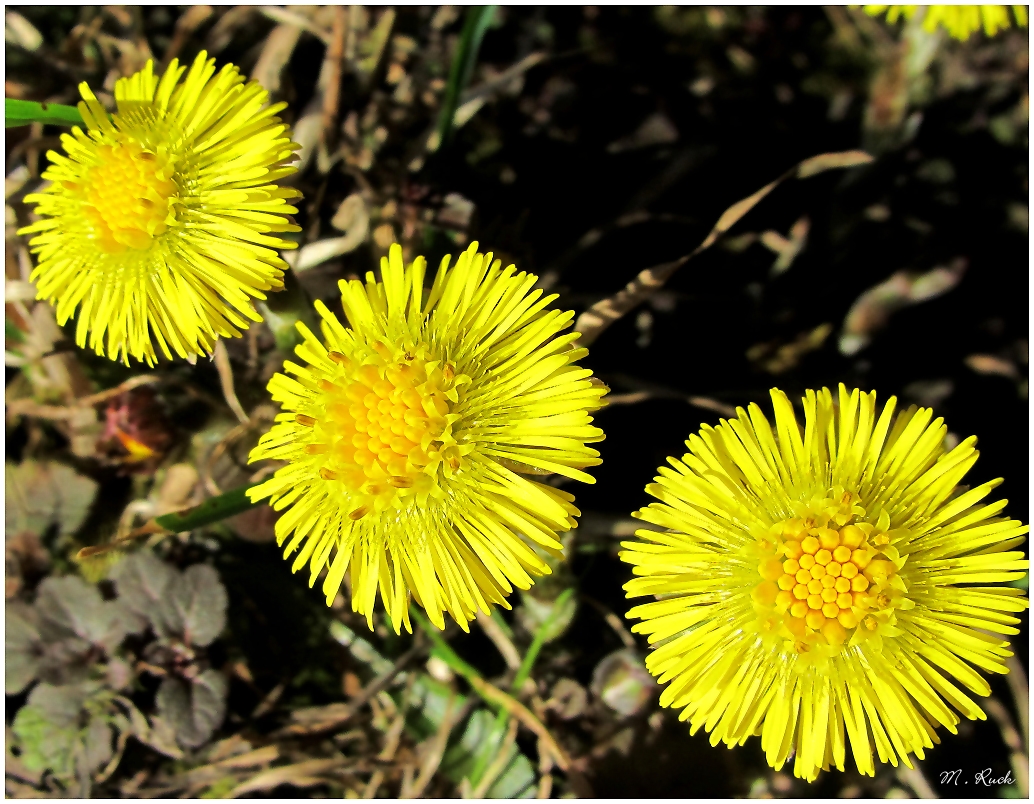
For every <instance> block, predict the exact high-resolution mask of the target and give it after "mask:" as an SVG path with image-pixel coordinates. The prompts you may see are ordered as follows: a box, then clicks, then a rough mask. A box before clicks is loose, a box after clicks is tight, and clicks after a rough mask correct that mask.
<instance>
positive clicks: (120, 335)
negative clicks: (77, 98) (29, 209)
mask: <svg viewBox="0 0 1034 804" xmlns="http://www.w3.org/2000/svg"><path fill="white" fill-rule="evenodd" d="M184 73H186V77H185V78H184V80H183V81H182V82H181V81H180V79H181V78H183V74H184ZM79 91H80V92H81V93H82V96H83V99H84V100H83V102H81V103H80V104H79V111H80V112H81V114H82V116H83V120H84V121H85V123H86V128H87V130H86V131H85V132H84V131H82V129H80V128H79V127H75V128H73V129H72V134H71V135H68V134H65V135H62V137H61V143H62V145H63V146H64V151H65V154H66V155H61V154H58V153H55V152H54V151H50V152H49V153H48V154H47V156H48V158H49V159H50V162H51V165H50V167H49V168H48V169H47V171H46V172H45V173H44V174H43V178H45V179H48V180H49V181H50V182H51V184H50V185H49V186H48V187H47V188H46V189H45V190H44V191H43V192H41V193H36V194H33V195H29V196H27V197H26V199H25V200H26V201H29V202H34V203H36V204H37V207H36V212H37V214H38V215H40V216H41V218H42V220H40V221H37V222H36V223H34V224H32V225H31V226H27V227H25V228H24V229H22V230H21V233H38V235H37V236H36V237H35V238H33V240H32V241H31V246H32V250H33V251H34V252H35V253H36V254H37V255H38V257H37V267H36V270H35V271H34V272H33V274H32V279H33V280H34V281H35V282H36V284H37V290H38V293H39V298H41V299H46V300H47V301H49V302H51V303H52V304H56V306H57V320H58V323H59V324H64V323H65V321H67V320H68V319H69V318H70V317H72V316H73V315H74V314H75V312H76V309H77V308H79V306H80V305H82V307H81V309H80V310H79V313H78V322H77V325H76V332H75V339H76V343H77V344H78V345H79V346H80V347H85V346H86V342H87V334H89V343H90V347H91V348H92V349H94V350H95V351H96V352H97V354H105V353H107V356H108V357H109V358H111V359H112V360H117V359H121V360H122V361H123V362H125V363H127V364H128V362H129V360H128V358H129V357H130V356H131V357H133V358H135V359H137V360H143V361H146V362H147V363H148V364H150V365H154V363H155V360H156V356H155V349H154V342H153V341H152V338H153V339H154V340H156V341H157V342H158V346H159V348H160V349H161V351H162V353H163V354H164V355H165V356H166V357H167V358H170V359H171V358H172V354H173V353H175V354H177V355H179V356H180V357H188V356H190V355H198V354H205V353H209V352H211V350H212V348H213V346H214V344H215V339H216V338H217V337H219V336H237V335H240V331H239V330H238V327H240V328H244V329H246V328H247V327H248V319H250V320H252V321H261V320H262V319H261V318H260V317H259V315H258V314H257V313H256V312H255V311H254V309H253V307H252V299H253V298H259V299H264V298H265V295H264V294H263V291H265V290H270V289H274V288H276V289H279V288H281V287H282V286H283V281H282V276H283V270H284V268H285V267H286V266H285V264H284V262H283V260H281V259H280V257H279V255H278V254H277V252H276V250H275V249H283V248H293V247H294V244H292V243H288V242H285V241H283V240H281V239H280V238H279V237H276V235H275V234H272V233H276V232H293V231H298V227H297V226H296V225H294V223H293V221H291V219H290V218H289V217H288V216H289V215H290V214H291V213H293V212H297V210H296V209H295V208H294V207H292V206H290V205H289V204H288V200H289V199H293V198H297V197H298V196H299V195H300V193H299V192H298V191H297V190H293V189H290V188H280V187H278V186H277V185H276V182H277V181H279V180H280V179H282V178H284V177H285V176H288V175H290V174H291V173H293V172H294V170H295V169H294V168H293V167H290V166H289V165H288V162H290V161H291V160H292V159H293V152H294V150H295V149H296V148H297V147H298V146H297V145H295V144H294V143H293V142H291V138H290V132H289V131H288V127H287V126H286V125H285V124H284V123H281V122H280V119H279V118H278V117H277V116H276V113H277V112H279V111H280V110H281V109H283V108H284V104H276V105H273V106H267V105H266V103H267V100H268V98H269V93H267V92H266V91H265V90H264V89H262V87H261V86H259V85H258V84H257V83H255V82H254V81H252V82H250V83H247V84H245V83H244V78H243V77H242V76H241V74H240V71H239V70H238V69H237V68H236V67H234V66H233V65H230V64H227V65H226V66H224V67H223V68H222V69H221V70H220V71H219V72H218V73H216V69H215V60H214V59H208V58H207V54H206V53H204V52H202V53H201V54H200V55H199V56H198V57H197V59H195V61H194V64H193V65H192V66H191V68H190V70H189V71H187V68H186V67H181V66H180V65H179V63H178V62H177V61H176V60H175V59H174V60H173V62H172V64H170V65H169V69H168V70H166V71H165V74H164V75H162V76H161V77H160V78H159V77H157V76H155V75H154V72H153V65H152V63H151V62H148V63H147V66H146V67H144V69H143V70H141V71H140V72H138V73H136V74H135V75H133V76H131V77H129V78H122V79H119V81H118V82H116V84H115V100H116V102H117V105H118V111H117V112H116V113H115V114H114V115H112V116H111V118H110V119H109V117H108V114H107V113H106V112H105V111H104V108H103V107H102V106H101V105H100V103H98V101H97V99H96V97H94V95H93V93H92V92H91V91H90V88H89V87H88V86H87V85H86V84H85V83H83V84H80V86H79ZM105 335H107V337H106V338H105ZM105 341H106V343H105Z"/></svg>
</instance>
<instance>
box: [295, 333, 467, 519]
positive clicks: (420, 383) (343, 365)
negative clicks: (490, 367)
mask: <svg viewBox="0 0 1034 804" xmlns="http://www.w3.org/2000/svg"><path fill="white" fill-rule="evenodd" d="M374 350H375V355H374V356H372V357H371V358H370V359H368V360H367V361H366V362H364V363H358V362H355V361H352V360H350V359H349V358H347V357H345V356H344V355H342V354H340V353H337V352H331V353H330V357H331V359H332V360H334V362H335V363H337V365H338V366H339V367H340V368H339V371H338V372H337V374H336V376H334V377H333V378H332V379H322V380H320V381H319V387H320V390H322V391H323V392H324V394H325V396H324V409H325V411H326V413H325V416H323V417H322V418H321V419H319V420H314V419H310V418H309V417H305V416H299V417H298V421H299V422H300V423H302V424H309V423H310V422H311V424H312V426H313V427H314V428H315V432H314V440H313V443H311V444H310V445H309V446H308V447H307V448H306V450H307V451H308V452H309V453H310V454H313V455H325V456H326V457H325V459H324V462H323V464H322V467H321V468H320V475H321V476H322V477H323V478H324V480H328V481H332V482H339V483H341V484H342V486H343V487H344V489H345V490H347V491H348V492H350V496H351V497H353V498H355V499H357V500H358V505H357V506H356V508H355V509H353V510H352V511H351V512H350V514H349V516H350V517H351V518H352V519H361V518H362V517H363V516H365V515H366V514H367V513H368V512H369V511H370V510H371V509H375V510H383V509H385V508H386V507H388V505H390V504H391V503H392V502H393V501H394V500H396V499H397V498H399V497H406V496H408V495H411V494H416V495H426V494H428V493H433V491H434V489H435V487H436V485H437V478H438V476H439V474H444V475H446V476H451V475H452V474H454V473H456V472H458V471H460V470H461V469H462V468H463V457H462V456H463V454H464V450H463V448H462V447H461V446H460V445H458V444H457V443H456V439H455V438H454V437H453V434H452V425H453V422H454V421H456V419H457V418H458V416H456V415H455V414H453V413H452V408H453V406H454V404H455V403H456V402H457V401H458V399H459V396H458V394H457V392H456V386H457V385H459V384H462V382H463V381H465V380H466V379H467V378H466V377H465V376H464V375H459V376H457V375H456V370H455V368H454V367H453V365H452V364H451V363H446V364H445V365H444V366H442V365H441V363H440V361H438V360H432V359H430V355H429V354H428V352H427V350H426V349H425V348H423V347H416V348H399V349H397V350H393V349H392V348H391V347H389V346H387V345H385V344H382V343H379V344H375V345H374ZM392 352H397V354H392Z"/></svg>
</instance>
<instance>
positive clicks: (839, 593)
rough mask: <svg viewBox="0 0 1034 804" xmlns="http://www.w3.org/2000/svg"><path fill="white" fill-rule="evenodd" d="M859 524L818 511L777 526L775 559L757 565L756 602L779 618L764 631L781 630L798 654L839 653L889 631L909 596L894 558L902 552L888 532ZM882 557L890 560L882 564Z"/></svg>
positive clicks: (774, 533)
mask: <svg viewBox="0 0 1034 804" xmlns="http://www.w3.org/2000/svg"><path fill="white" fill-rule="evenodd" d="M826 502H831V501H826ZM844 507H848V508H849V507H850V502H848V503H846V504H845V505H844ZM855 510H856V511H858V510H860V509H855ZM854 518H855V515H854V514H851V515H839V516H835V517H830V516H828V515H827V514H826V513H823V512H819V513H818V514H817V515H814V516H806V517H803V518H792V519H786V520H784V521H782V522H780V523H777V524H776V525H774V526H773V527H772V531H773V535H774V536H775V537H776V538H775V542H776V545H775V551H774V552H775V555H769V556H768V557H766V558H763V559H762V560H761V563H760V564H759V565H758V574H759V575H760V576H761V578H762V581H761V582H760V583H759V584H758V585H757V586H756V587H755V588H754V590H753V593H752V597H753V600H754V603H755V604H756V606H757V607H758V608H760V609H761V610H762V611H771V609H773V608H774V609H775V613H777V615H781V617H777V618H775V619H776V621H775V622H769V623H768V624H767V627H766V628H765V630H767V631H781V632H783V635H784V636H786V637H787V638H789V639H791V640H792V641H793V642H794V648H795V650H796V651H797V652H798V653H806V652H807V651H808V650H809V649H810V647H811V646H813V645H815V644H820V645H822V644H824V645H829V646H833V647H838V646H840V645H842V644H844V642H845V641H846V640H847V639H848V638H849V637H852V640H851V644H856V643H857V642H859V641H860V640H861V639H862V638H864V636H865V635H867V634H870V633H872V632H876V631H878V630H881V629H882V630H885V631H887V632H889V631H891V630H892V622H893V608H895V604H896V603H897V604H899V605H900V604H901V603H902V601H901V597H902V596H901V593H902V592H904V590H905V586H904V584H903V583H902V581H901V579H900V577H899V576H898V572H897V570H898V565H897V564H895V563H894V561H892V560H890V558H891V556H893V557H897V552H896V551H895V550H894V549H893V548H891V547H889V544H890V538H889V537H888V536H887V534H886V533H875V530H874V528H873V526H872V525H871V524H869V523H866V522H863V521H857V522H854V523H852V522H851V520H852V519H854ZM837 520H840V521H839V522H838V521H837ZM769 552H771V551H769ZM881 552H885V553H888V554H890V555H888V556H887V557H884V558H878V557H877V556H878V555H879V553H881ZM769 619H773V618H769ZM780 619H781V622H779V620H780ZM780 625H781V626H782V627H781V628H780V627H779V626H780ZM884 626H891V628H883V627H884ZM858 631H864V632H865V634H857V632H858Z"/></svg>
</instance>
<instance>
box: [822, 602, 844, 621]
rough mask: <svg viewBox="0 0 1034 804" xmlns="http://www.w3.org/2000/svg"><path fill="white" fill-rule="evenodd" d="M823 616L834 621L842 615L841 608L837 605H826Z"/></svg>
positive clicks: (823, 608)
mask: <svg viewBox="0 0 1034 804" xmlns="http://www.w3.org/2000/svg"><path fill="white" fill-rule="evenodd" d="M822 614H823V615H824V616H826V617H829V618H830V619H833V618H835V617H836V616H837V615H838V614H840V608H839V607H838V606H837V604H836V603H826V604H825V605H823V607H822Z"/></svg>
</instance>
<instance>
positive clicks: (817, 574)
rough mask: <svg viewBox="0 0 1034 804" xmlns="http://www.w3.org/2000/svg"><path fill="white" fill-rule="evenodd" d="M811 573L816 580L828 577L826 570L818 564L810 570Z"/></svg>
mask: <svg viewBox="0 0 1034 804" xmlns="http://www.w3.org/2000/svg"><path fill="white" fill-rule="evenodd" d="M809 572H810V573H811V577H812V578H815V579H816V580H818V579H820V578H824V577H826V568H825V567H823V566H822V565H821V564H816V565H815V566H814V567H812V568H811V569H810V570H809Z"/></svg>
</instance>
